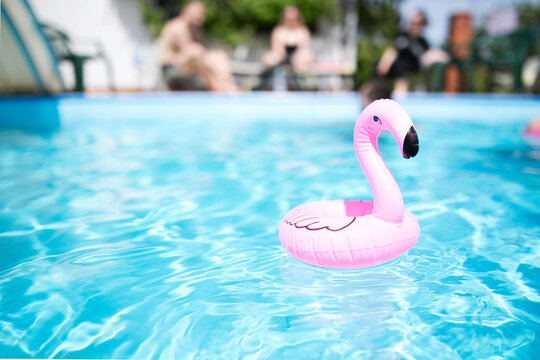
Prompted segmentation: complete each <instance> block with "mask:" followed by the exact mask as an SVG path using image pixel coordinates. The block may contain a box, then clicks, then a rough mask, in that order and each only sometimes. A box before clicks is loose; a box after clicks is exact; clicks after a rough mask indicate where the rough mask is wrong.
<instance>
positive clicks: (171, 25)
mask: <svg viewBox="0 0 540 360" xmlns="http://www.w3.org/2000/svg"><path fill="white" fill-rule="evenodd" d="M205 20H206V14H205V8H204V5H203V3H201V2H200V1H192V2H190V3H188V4H186V5H185V6H184V8H183V9H182V11H181V13H180V15H179V16H177V17H175V18H174V19H172V20H170V21H168V22H167V23H166V24H165V27H164V28H163V31H162V32H161V36H160V55H159V61H160V64H161V70H162V73H163V76H164V78H168V77H170V75H171V74H178V75H179V76H185V77H193V76H194V77H198V78H200V79H201V80H202V81H203V83H204V85H205V86H206V88H207V89H208V90H211V91H227V92H234V91H237V90H238V87H237V86H236V84H235V82H234V78H233V76H232V73H231V67H230V62H229V58H228V56H227V55H226V54H225V52H223V51H220V50H210V49H207V48H206V47H205V45H204V43H205V38H204V32H203V30H202V26H203V24H204V21H205Z"/></svg>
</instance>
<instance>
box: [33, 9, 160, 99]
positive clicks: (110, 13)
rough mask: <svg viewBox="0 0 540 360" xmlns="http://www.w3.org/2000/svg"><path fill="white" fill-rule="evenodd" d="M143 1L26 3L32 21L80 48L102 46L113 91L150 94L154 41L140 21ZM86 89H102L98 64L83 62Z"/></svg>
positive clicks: (68, 73)
mask: <svg viewBox="0 0 540 360" xmlns="http://www.w3.org/2000/svg"><path fill="white" fill-rule="evenodd" d="M142 1H143V0H91V1H89V0H30V5H31V6H32V8H33V10H34V12H35V13H36V16H37V17H38V20H39V21H40V22H44V23H48V24H51V25H54V26H55V27H58V28H59V29H61V30H63V31H65V32H66V33H67V34H68V35H69V36H70V37H71V38H72V39H73V41H74V43H75V44H77V46H78V47H79V48H80V51H81V52H84V51H85V50H88V49H90V47H88V46H85V44H87V43H88V42H92V41H98V42H100V43H101V44H102V46H103V48H104V50H105V53H106V54H107V55H108V57H109V59H110V61H111V63H112V68H113V85H114V86H115V87H116V88H117V89H120V90H122V89H124V90H131V89H133V90H134V89H145V90H150V89H153V88H155V87H156V86H158V84H159V69H158V65H157V56H156V46H155V41H154V40H153V39H152V37H151V36H150V34H149V32H148V30H147V29H146V27H145V25H144V24H143V22H142V18H141V15H140V7H141V3H142ZM84 70H85V71H84V74H85V85H86V88H87V89H98V90H101V89H106V88H107V87H108V80H107V72H106V68H105V65H104V63H103V61H100V60H91V61H88V62H87V63H86V65H85V68H84ZM61 72H62V76H63V77H64V80H65V83H66V85H67V86H68V88H72V87H73V84H74V75H73V69H72V67H71V65H70V64H69V63H68V62H64V63H62V64H61Z"/></svg>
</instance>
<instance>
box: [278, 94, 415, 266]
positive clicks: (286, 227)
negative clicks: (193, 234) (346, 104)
mask: <svg viewBox="0 0 540 360" xmlns="http://www.w3.org/2000/svg"><path fill="white" fill-rule="evenodd" d="M383 130H388V131H390V132H391V133H392V134H393V135H394V137H395V139H396V141H397V143H398V146H399V148H400V150H401V155H402V156H403V157H404V158H406V159H408V158H411V157H413V156H415V155H416V154H417V153H418V136H417V134H416V130H415V128H414V125H413V123H412V121H411V118H410V117H409V115H408V114H407V113H406V112H405V110H404V109H403V108H402V107H401V106H400V105H399V104H398V103H397V102H395V101H393V100H386V99H385V100H377V101H374V102H373V103H371V104H370V105H369V106H367V107H366V108H365V109H364V111H362V113H361V114H360V116H359V117H358V120H357V121H356V126H355V128H354V147H355V149H356V155H357V156H358V160H359V161H360V164H361V165H362V169H363V170H364V173H365V174H366V177H367V178H368V181H369V184H370V186H371V190H372V192H373V201H359V200H322V201H315V202H308V203H305V204H302V205H299V206H297V207H295V208H294V209H292V210H291V211H289V212H288V213H287V215H285V217H284V218H283V221H282V222H281V225H280V227H279V239H280V240H281V243H282V244H283V247H284V248H285V249H286V250H287V251H288V252H289V253H290V254H291V255H292V256H293V257H295V258H296V259H298V260H300V261H303V262H305V263H308V264H311V265H315V266H321V267H327V268H339V269H351V268H364V267H369V266H375V265H380V264H384V263H386V262H388V261H390V260H393V259H395V258H397V257H398V256H400V255H402V254H404V253H405V252H406V251H407V250H409V249H410V248H412V247H413V246H414V244H416V240H417V239H418V235H419V234H420V227H419V226H418V222H417V221H416V218H415V217H414V215H413V214H411V213H410V212H409V211H407V210H406V209H405V208H404V206H403V198H402V197H401V191H400V190H399V187H398V185H397V183H396V180H394V177H393V176H392V174H391V173H390V170H388V167H387V166H386V164H385V163H384V160H383V159H382V157H381V154H380V153H379V150H378V147H377V139H378V137H379V134H380V133H381V131H383Z"/></svg>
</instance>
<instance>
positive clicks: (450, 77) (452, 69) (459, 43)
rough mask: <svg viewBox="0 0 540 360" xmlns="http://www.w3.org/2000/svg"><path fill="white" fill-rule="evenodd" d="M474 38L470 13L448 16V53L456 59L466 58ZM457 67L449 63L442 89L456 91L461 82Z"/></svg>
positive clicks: (469, 53) (459, 87)
mask: <svg viewBox="0 0 540 360" xmlns="http://www.w3.org/2000/svg"><path fill="white" fill-rule="evenodd" d="M473 39H474V24H473V17H472V15H471V14H470V13H466V12H463V13H457V14H454V15H452V17H451V18H450V31H449V34H448V46H449V50H450V55H451V56H452V58H453V59H456V60H458V61H459V60H466V59H467V58H469V56H470V55H471V44H472V42H473ZM462 82H463V81H462V79H461V74H460V71H459V68H458V67H457V66H456V65H450V66H448V67H447V69H446V72H445V81H444V91H445V92H452V93H454V92H458V91H459V90H460V89H461V86H460V84H461V83H462Z"/></svg>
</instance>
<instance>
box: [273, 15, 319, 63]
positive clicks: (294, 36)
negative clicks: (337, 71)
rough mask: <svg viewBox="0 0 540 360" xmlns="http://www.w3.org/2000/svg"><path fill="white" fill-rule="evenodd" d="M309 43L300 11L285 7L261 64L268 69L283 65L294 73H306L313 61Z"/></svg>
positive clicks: (308, 36) (308, 35)
mask: <svg viewBox="0 0 540 360" xmlns="http://www.w3.org/2000/svg"><path fill="white" fill-rule="evenodd" d="M310 42H311V35H310V33H309V29H308V28H307V27H306V26H305V25H304V23H303V22H302V15H301V14H300V10H298V8H297V7H296V6H287V7H286V8H285V9H284V10H283V13H282V15H281V20H280V22H279V24H278V25H277V26H276V27H275V28H274V30H272V37H271V44H270V51H268V52H266V53H265V54H264V55H263V63H264V65H265V66H266V67H268V68H274V67H276V66H278V65H280V64H282V63H285V64H290V65H291V66H292V68H293V70H294V71H295V72H298V73H305V72H308V71H309V70H310V69H311V65H312V64H313V59H314V56H313V52H312V51H311V48H310Z"/></svg>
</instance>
